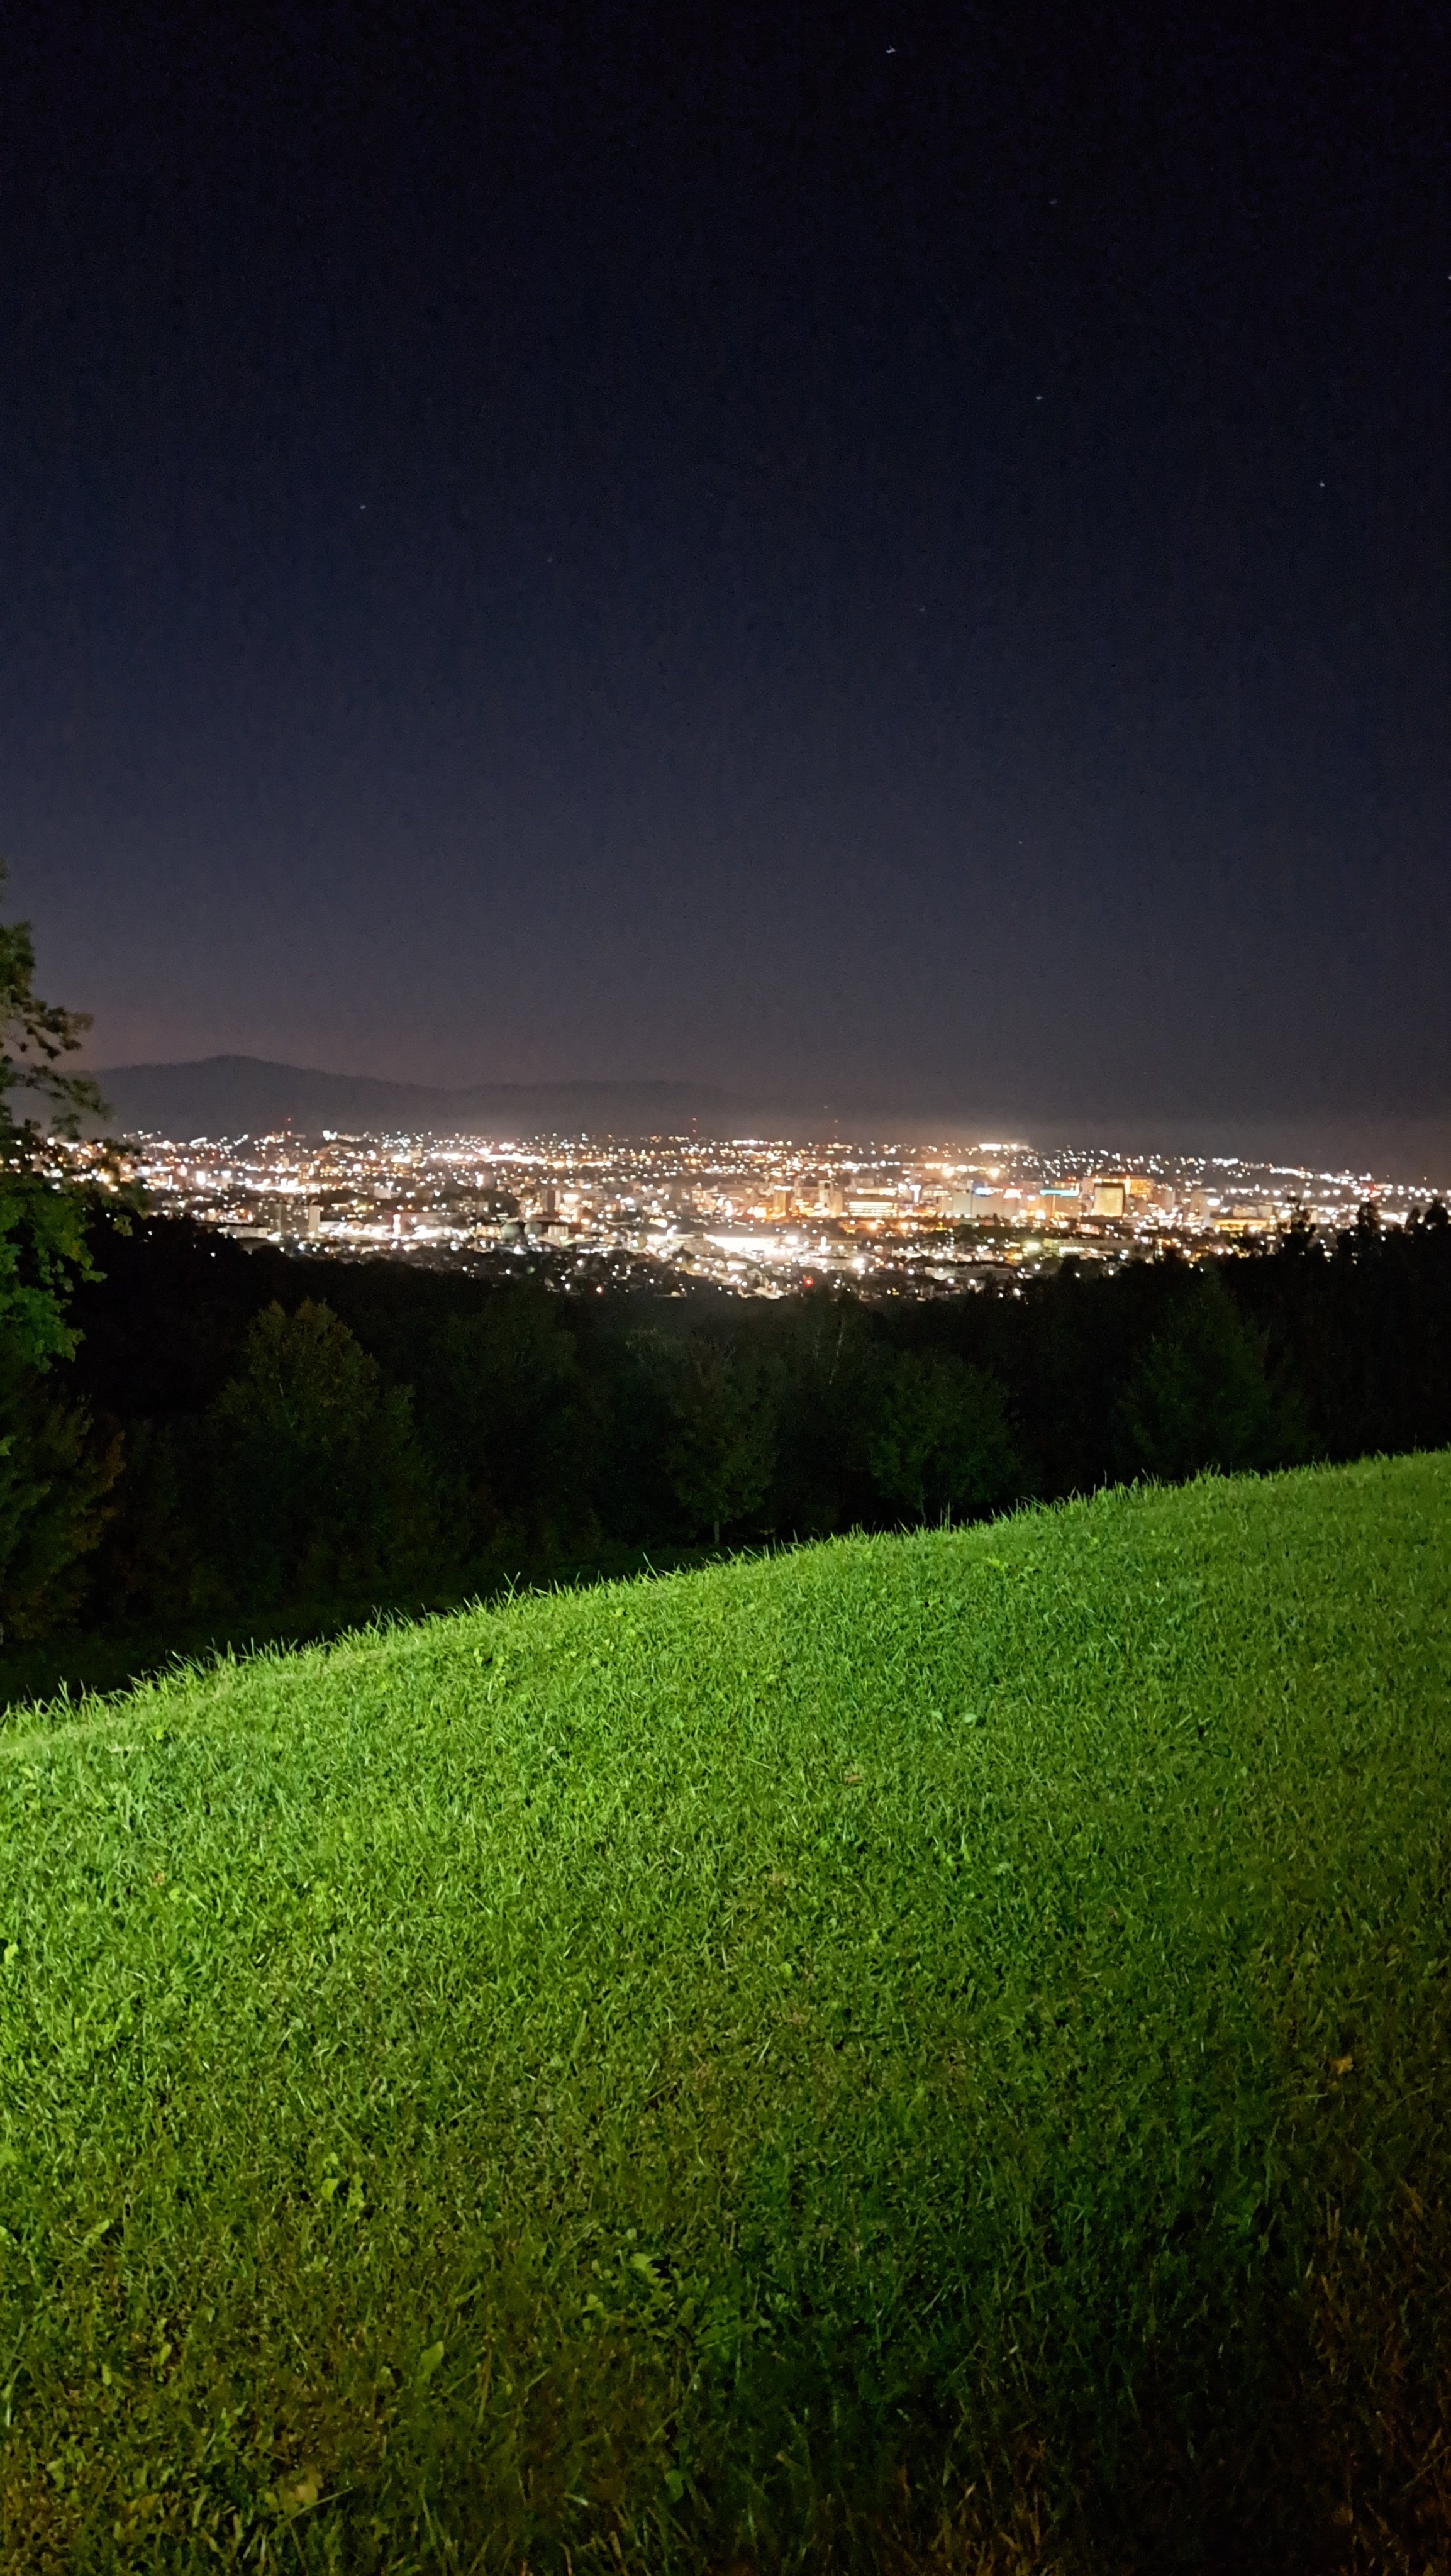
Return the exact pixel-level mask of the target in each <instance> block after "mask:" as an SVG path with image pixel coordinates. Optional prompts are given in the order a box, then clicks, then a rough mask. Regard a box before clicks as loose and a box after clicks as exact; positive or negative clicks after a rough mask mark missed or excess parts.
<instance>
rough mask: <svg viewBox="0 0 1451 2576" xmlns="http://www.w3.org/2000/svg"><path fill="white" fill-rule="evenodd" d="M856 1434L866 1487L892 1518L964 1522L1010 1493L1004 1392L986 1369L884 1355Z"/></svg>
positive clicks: (937, 1355) (938, 1357) (1013, 1485)
mask: <svg viewBox="0 0 1451 2576" xmlns="http://www.w3.org/2000/svg"><path fill="white" fill-rule="evenodd" d="M862 1433H863V1449H864V1453H865V1458H866V1464H867V1468H868V1471H869V1473H870V1475H871V1479H872V1483H873V1485H874V1487H875V1488H876V1491H877V1494H878V1496H879V1497H880V1500H881V1502H882V1504H883V1505H884V1506H885V1508H886V1510H887V1512H888V1513H890V1514H892V1515H893V1516H895V1517H896V1518H899V1519H902V1520H906V1521H913V1522H920V1521H940V1520H942V1519H943V1518H944V1517H947V1516H951V1517H952V1518H953V1519H955V1520H965V1519H971V1518H973V1517H975V1516H976V1515H978V1514H980V1513H982V1512H986V1511H991V1510H992V1509H994V1507H996V1506H1000V1505H1002V1504H1003V1503H1005V1502H1007V1501H1008V1500H1009V1499H1010V1497H1011V1496H1012V1494H1013V1493H1014V1492H1015V1490H1016V1489H1017V1485H1018V1481H1019V1474H1020V1471H1019V1468H1018V1462H1017V1459H1016V1456H1015V1454H1014V1450H1013V1442H1012V1437H1011V1434H1010V1432H1009V1429H1008V1419H1007V1411H1006V1407H1005V1405H1004V1402H1003V1390H1002V1388H1001V1386H1000V1385H999V1384H998V1381H997V1379H996V1378H995V1377H993V1376H991V1375H990V1374H989V1373H988V1371H987V1370H985V1369H980V1368H972V1367H969V1366H968V1365H967V1364H966V1362H964V1361H963V1360H960V1359H957V1358H955V1357H954V1356H953V1355H952V1354H951V1353H943V1352H938V1351H928V1352H925V1353H920V1354H919V1353H915V1352H910V1351H902V1352H897V1353H893V1354H891V1355H889V1356H887V1357H885V1358H884V1359H883V1361H882V1362H881V1363H880V1364H879V1366H878V1369H877V1371H876V1373H875V1382H874V1383H873V1385H872V1388H871V1392H870V1397H869V1401H868V1409H867V1413H866V1418H865V1421H864V1423H863V1426H862Z"/></svg>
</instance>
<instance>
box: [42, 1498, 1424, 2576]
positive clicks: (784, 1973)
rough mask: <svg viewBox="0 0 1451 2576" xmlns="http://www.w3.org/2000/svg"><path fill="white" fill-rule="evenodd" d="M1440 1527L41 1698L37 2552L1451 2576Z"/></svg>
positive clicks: (867, 1558)
mask: <svg viewBox="0 0 1451 2576" xmlns="http://www.w3.org/2000/svg"><path fill="white" fill-rule="evenodd" d="M1448 1541H1451V1459H1448V1458H1446V1457H1444V1456H1438V1457H1423V1458H1415V1459H1408V1460H1402V1461H1400V1462H1397V1463H1394V1464H1386V1463H1383V1462H1378V1463H1375V1464H1372V1465H1369V1466H1363V1467H1357V1468H1352V1469H1349V1470H1343V1471H1336V1472H1334V1473H1315V1474H1310V1473H1305V1474H1296V1475H1292V1476H1287V1477H1283V1478H1278V1479H1273V1480H1268V1481H1266V1482H1264V1483H1255V1482H1244V1483H1218V1482H1206V1483H1204V1484H1201V1485H1198V1486H1195V1487H1191V1488H1188V1489H1187V1490H1185V1491H1183V1492H1180V1493H1140V1494H1134V1495H1123V1494H1119V1495H1115V1496H1109V1497H1107V1498H1100V1499H1098V1500H1096V1501H1094V1502H1091V1503H1087V1504H1084V1505H1078V1506H1074V1507H1072V1508H1071V1509H1067V1510H1063V1511H1059V1512H1054V1513H1044V1514H1028V1515H1024V1516H1023V1517H1021V1518H1020V1519H1017V1520H1014V1521H1012V1522H1009V1523H1004V1524H997V1525H994V1526H989V1527H984V1528H978V1529H975V1530H971V1531H968V1532H963V1533H952V1534H945V1533H943V1534H932V1535H924V1536H920V1537H916V1538H911V1539H897V1540H870V1541H867V1540H858V1541H846V1542H842V1543H838V1544H833V1545H830V1546H827V1547H821V1548H815V1549H809V1550H804V1551H802V1552H801V1553H799V1554H797V1555H793V1556H789V1557H785V1558H781V1559H778V1560H776V1561H774V1562H769V1563H761V1564H738V1565H733V1566H728V1567H723V1568H721V1569H719V1570H713V1571H711V1572H708V1573H705V1574H700V1575H691V1576H688V1577H680V1578H673V1579H671V1580H668V1581H662V1582H658V1583H653V1584H643V1585H638V1586H633V1587H615V1588H610V1589H605V1590H601V1591H599V1592H596V1593H593V1594H584V1595H579V1594H575V1595H561V1596H556V1597H553V1598H546V1599H533V1600H527V1601H523V1602H520V1603H518V1604H515V1605H513V1606H511V1607H508V1608H505V1609H502V1610H498V1611H493V1612H488V1613H483V1612H480V1613H478V1614H475V1615H470V1616H465V1617H459V1618H452V1619H448V1620H442V1621H438V1622H435V1623H433V1624H430V1625H427V1626H423V1627H419V1628H416V1629H411V1630H406V1631H399V1632H397V1633H395V1634H388V1635H382V1636H369V1637H364V1638H358V1639H354V1640H350V1641H348V1642H346V1643H344V1644H343V1645H341V1646H338V1647H336V1648H334V1649H332V1650H329V1651H323V1650H318V1651H314V1652H309V1653H305V1654H301V1655H298V1656H295V1657H292V1658H290V1659H286V1660H281V1661H277V1662H270V1661H267V1660H265V1659H264V1660H258V1661H256V1662H254V1663H250V1664H247V1665H243V1666H239V1667H234V1668H223V1669H221V1670H219V1671H217V1672H214V1673H211V1674H203V1675H199V1676H192V1677H186V1676H183V1677H179V1678H177V1679H176V1680H174V1681H171V1682H168V1683H166V1684H164V1685H162V1686H159V1687H157V1688H155V1689H151V1690H147V1691H142V1692H138V1693H136V1694H134V1695H133V1696H132V1697H130V1698H128V1699H125V1700H123V1701H120V1702H118V1703H116V1704H114V1705H110V1706H104V1707H103V1706H101V1705H99V1704H95V1703H92V1704H90V1705H88V1706H82V1707H80V1708H78V1709H77V1708H72V1709H66V1708H60V1709H57V1710H56V1711H55V1712H54V1713H53V1714H52V1715H51V1717H50V1718H49V1719H48V1720H47V1721H45V1722H43V1723H37V1722H36V1721H35V1719H34V1717H33V1715H27V1716H26V1717H25V1718H24V1719H23V1720H22V1721H19V1722H17V1724H16V1725H15V1726H14V1727H13V1728H12V1730H11V1732H10V1733H9V1735H8V1736H4V1737H0V1819H3V1821H0V1837H3V1848H4V1850H5V1852H6V1853H7V1855H8V1866H7V1870H6V1874H5V1875H6V1889H5V1895H4V1907H5V1919H4V1924H3V1932H0V1958H3V1960H4V1967H3V1984H0V2012H3V2015H4V2021H3V2046H4V2051H5V2056H4V2064H5V2068H6V2081H5V2083H4V2085H3V2087H0V2163H3V2166H4V2183H5V2190H4V2201H3V2234H0V2258H3V2262H4V2267H5V2269H4V2283H5V2289H4V2313H3V2316H0V2337H3V2349H4V2351H5V2353H6V2355H7V2356H13V2357H14V2358H13V2360H12V2361H10V2362H9V2364H8V2371H7V2375H8V2376H9V2378H10V2380H11V2388H12V2394H11V2417H12V2423H11V2429H10V2431H9V2432H8V2434H7V2433H4V2432H3V2431H0V2444H3V2445H4V2446H5V2447H4V2449H3V2451H0V2516H3V2537H0V2555H3V2558H4V2563H5V2565H6V2566H7V2567H13V2568H26V2567H35V2568H40V2567H50V2566H57V2567H58V2566H62V2565H63V2566H65V2567H66V2568H68V2569H85V2568H101V2567H111V2566H127V2567H136V2568H146V2569H152V2568H161V2567H166V2566H173V2565H174V2566H177V2567H181V2566H187V2567H190V2566H192V2565H198V2566H199V2565H202V2564H206V2565H208V2566H212V2565H215V2564H216V2563H217V2560H218V2557H220V2559H221V2562H222V2563H223V2564H227V2565H243V2564H246V2565H260V2564H263V2563H264V2562H265V2563H267V2564H271V2563H272V2561H273V2557H274V2555H275V2554H276V2551H277V2549H278V2547H279V2546H280V2544H281V2541H282V2540H284V2539H285V2542H286V2548H287V2557H286V2559H281V2558H279V2559H278V2562H277V2563H279V2564H281V2563H297V2564H301V2565H304V2566H307V2567H313V2566H316V2567H318V2568H324V2567H335V2566H346V2567H348V2568H350V2569H351V2568H372V2567H377V2568H384V2567H388V2568H397V2569H402V2568H404V2567H407V2568H410V2569H417V2568H424V2567H430V2568H431V2567H440V2568H441V2567H444V2566H450V2567H452V2566H471V2567H472V2566H477V2567H479V2568H492V2567H495V2566H497V2567H499V2568H501V2569H502V2568H504V2567H506V2566H507V2567H510V2568H512V2569H515V2570H517V2568H518V2567H519V2566H520V2564H521V2563H522V2562H526V2561H527V2564H528V2566H529V2567H530V2568H531V2569H534V2570H541V2569H544V2568H554V2567H558V2568H560V2569H565V2568H567V2567H573V2568H576V2569H583V2568H585V2567H590V2568H594V2567H601V2568H603V2567H617V2566H619V2565H621V2564H623V2565H625V2566H628V2567H638V2568H641V2569H647V2568H648V2569H651V2570H654V2569H662V2568H670V2567H676V2568H689V2567H695V2566H720V2567H727V2566H732V2567H736V2568H740V2569H745V2568H761V2569H764V2568H766V2567H768V2566H775V2565H778V2564H785V2563H787V2562H788V2561H789V2563H791V2564H792V2565H798V2566H799V2565H805V2566H823V2567H824V2566H828V2565H830V2566H833V2567H839V2566H846V2565H852V2564H872V2565H882V2566H892V2567H896V2568H902V2567H904V2566H929V2565H930V2566H934V2567H940V2568H942V2569H944V2570H945V2569H947V2568H956V2567H961V2568H964V2569H965V2568H967V2567H969V2566H974V2567H977V2566H986V2565H992V2564H998V2563H1001V2564H1003V2565H1007V2564H1009V2563H1011V2564H1012V2565H1014V2566H1018V2567H1022V2566H1034V2565H1036V2566H1041V2567H1043V2568H1045V2569H1046V2568H1047V2567H1049V2566H1054V2567H1068V2566H1083V2567H1088V2566H1094V2567H1096V2566H1103V2567H1108V2566H1112V2567H1114V2568H1115V2569H1123V2568H1128V2567H1135V2566H1142V2567H1144V2568H1148V2567H1155V2568H1157V2567H1162V2566H1165V2565H1168V2564H1178V2565H1185V2566H1202V2565H1206V2564H1210V2563H1215V2564H1218V2563H1225V2564H1231V2563H1232V2564H1234V2565H1235V2566H1237V2567H1242V2566H1251V2565H1265V2566H1269V2565H1275V2566H1281V2567H1282V2566H1295V2565H1299V2564H1309V2563H1314V2564H1317V2565H1320V2564H1326V2565H1333V2564H1338V2563H1344V2564H1346V2565H1350V2564H1364V2565H1366V2566H1371V2565H1374V2566H1378V2567H1385V2566H1397V2565H1401V2564H1407V2565H1409V2564H1411V2563H1412V2559H1414V2564H1415V2565H1416V2566H1417V2567H1421V2566H1425V2565H1427V2564H1432V2563H1434V2564H1437V2565H1439V2564H1441V2563H1442V2558H1443V2556H1444V2553H1445V2550H1446V2546H1447V2539H1448V2531H1451V2477H1448V2472H1447V2467H1446V2453H1445V2450H1444V2447H1442V2448H1441V2449H1439V2450H1438V2448H1437V2444H1438V2442H1441V2441H1442V2440H1443V2436H1444V2430H1445V2422H1446V2399H1447V2391H1448V2380H1451V2373H1448V2369H1447V2359H1448V2350H1451V2345H1448V2316H1447V2290H1446V2281H1447V2278H1448V2275H1451V2264H1448V2260H1447V2257H1448V2254H1451V2243H1448V2234H1451V2231H1448V2226H1447V2219H1446V2210H1447V2206H1448V2195H1447V2193H1446V2189H1445V2185H1446V2181H1447V2173H1446V2166H1447V2161H1448V2155H1451V2148H1448V2140H1451V2047H1448V2046H1447V2039H1448V2032H1447V2028H1446V2023H1447V2002H1448V1989H1447V1977H1446V1962H1447V1957H1448V1953H1451V1892H1448V1891H1451V1870H1448V1859H1451V1836H1448V1795H1447V1778H1448V1773H1447V1741H1446V1727H1447V1712H1448V1705H1451V1690H1448V1684H1451V1572H1448V1569H1451V1545H1448ZM284 2521H285V2522H286V2523H287V2524H288V2526H289V2528H288V2530H287V2531H286V2533H285V2534H283V2533H282V2532H281V2530H280V2526H281V2524H282V2522H284ZM274 2531H276V2532H277V2534H278V2537H277V2539H274V2538H273V2537H272V2536H271V2535H272V2534H273V2533H274ZM566 2553H568V2554H567V2555H566Z"/></svg>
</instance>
